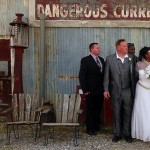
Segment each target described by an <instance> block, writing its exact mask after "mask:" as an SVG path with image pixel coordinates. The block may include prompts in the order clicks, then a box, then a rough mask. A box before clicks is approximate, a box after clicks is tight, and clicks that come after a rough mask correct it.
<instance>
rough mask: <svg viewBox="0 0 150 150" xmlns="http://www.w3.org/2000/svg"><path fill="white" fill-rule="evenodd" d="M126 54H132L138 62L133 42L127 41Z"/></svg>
mask: <svg viewBox="0 0 150 150" xmlns="http://www.w3.org/2000/svg"><path fill="white" fill-rule="evenodd" d="M127 45H128V54H133V56H134V57H135V59H136V62H138V57H137V56H136V55H135V46H134V43H128V44H127Z"/></svg>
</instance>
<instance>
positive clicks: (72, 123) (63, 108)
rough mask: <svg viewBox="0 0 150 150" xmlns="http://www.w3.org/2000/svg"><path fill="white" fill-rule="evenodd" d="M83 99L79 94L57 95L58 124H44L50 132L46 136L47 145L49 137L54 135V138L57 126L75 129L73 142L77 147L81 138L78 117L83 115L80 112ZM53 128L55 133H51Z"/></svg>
mask: <svg viewBox="0 0 150 150" xmlns="http://www.w3.org/2000/svg"><path fill="white" fill-rule="evenodd" d="M80 104H81V98H80V95H79V94H71V95H69V94H64V96H62V95H60V94H56V106H55V108H56V109H55V111H56V123H43V124H42V126H45V127H46V128H47V129H48V130H47V131H46V134H45V143H44V145H47V144H48V137H49V136H50V134H52V136H51V137H53V136H54V127H56V126H68V127H74V134H73V135H74V136H73V141H74V145H75V146H77V145H78V144H77V138H78V136H79V122H78V115H79V113H81V110H80ZM51 127H52V129H53V132H50V128H51Z"/></svg>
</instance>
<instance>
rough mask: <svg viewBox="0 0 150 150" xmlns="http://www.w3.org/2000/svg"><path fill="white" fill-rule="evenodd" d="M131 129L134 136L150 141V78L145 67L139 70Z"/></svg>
mask: <svg viewBox="0 0 150 150" xmlns="http://www.w3.org/2000/svg"><path fill="white" fill-rule="evenodd" d="M131 129H132V131H131V132H132V137H133V138H136V139H140V140H143V141H150V79H148V78H146V76H145V75H144V70H143V69H140V70H139V81H138V83H137V85H136V94H135V101H134V107H133V113H132V123H131Z"/></svg>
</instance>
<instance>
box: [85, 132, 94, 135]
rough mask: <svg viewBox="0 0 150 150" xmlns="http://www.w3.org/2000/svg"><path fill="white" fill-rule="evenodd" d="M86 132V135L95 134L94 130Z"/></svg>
mask: <svg viewBox="0 0 150 150" xmlns="http://www.w3.org/2000/svg"><path fill="white" fill-rule="evenodd" d="M87 134H88V135H96V132H94V131H88V132H87Z"/></svg>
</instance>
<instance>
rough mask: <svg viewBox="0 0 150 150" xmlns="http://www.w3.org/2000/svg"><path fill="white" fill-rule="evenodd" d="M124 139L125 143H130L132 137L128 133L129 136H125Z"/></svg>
mask: <svg viewBox="0 0 150 150" xmlns="http://www.w3.org/2000/svg"><path fill="white" fill-rule="evenodd" d="M125 140H126V142H127V143H132V141H133V140H132V137H131V136H130V135H129V136H125Z"/></svg>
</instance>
